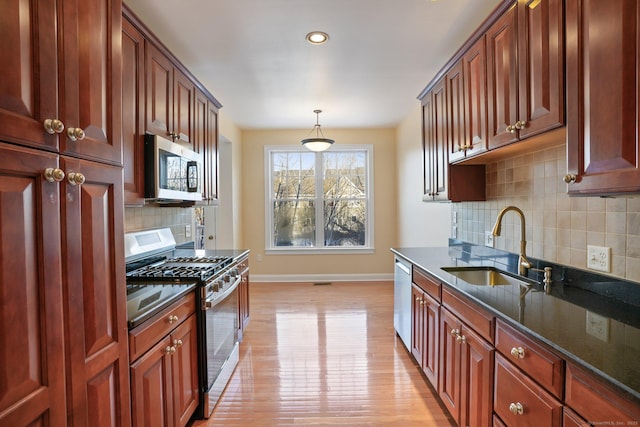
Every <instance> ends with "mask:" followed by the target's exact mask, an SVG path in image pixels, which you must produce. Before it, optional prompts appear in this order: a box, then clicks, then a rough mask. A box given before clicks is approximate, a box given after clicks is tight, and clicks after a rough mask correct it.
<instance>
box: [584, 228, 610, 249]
mask: <svg viewBox="0 0 640 427" xmlns="http://www.w3.org/2000/svg"><path fill="white" fill-rule="evenodd" d="M606 241H607V236H606V234H605V233H602V232H597V231H590V230H588V231H587V245H596V246H605V245H606Z"/></svg>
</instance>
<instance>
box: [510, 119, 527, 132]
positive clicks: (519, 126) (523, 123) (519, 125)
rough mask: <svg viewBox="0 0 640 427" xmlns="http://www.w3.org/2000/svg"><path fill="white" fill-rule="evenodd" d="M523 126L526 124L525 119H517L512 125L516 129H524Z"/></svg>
mask: <svg viewBox="0 0 640 427" xmlns="http://www.w3.org/2000/svg"><path fill="white" fill-rule="evenodd" d="M525 126H527V122H526V121H525V120H518V121H517V122H516V124H515V125H513V127H514V128H516V129H517V130H520V129H524V128H525Z"/></svg>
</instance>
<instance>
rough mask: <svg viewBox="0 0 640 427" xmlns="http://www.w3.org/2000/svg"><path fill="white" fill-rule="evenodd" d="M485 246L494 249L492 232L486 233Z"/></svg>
mask: <svg viewBox="0 0 640 427" xmlns="http://www.w3.org/2000/svg"><path fill="white" fill-rule="evenodd" d="M484 245H485V246H489V247H490V248H492V247H493V233H491V232H490V231H485V232H484Z"/></svg>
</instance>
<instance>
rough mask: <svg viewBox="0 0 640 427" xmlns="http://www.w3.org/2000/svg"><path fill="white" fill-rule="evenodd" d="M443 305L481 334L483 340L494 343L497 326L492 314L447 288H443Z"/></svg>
mask: <svg viewBox="0 0 640 427" xmlns="http://www.w3.org/2000/svg"><path fill="white" fill-rule="evenodd" d="M442 305H443V306H445V307H447V308H448V309H449V310H450V311H451V312H452V313H454V314H455V315H456V316H458V318H459V319H460V320H462V321H463V322H464V323H466V324H467V325H469V326H470V327H471V328H472V329H473V330H475V331H476V332H477V333H478V334H480V336H482V338H484V339H485V340H487V341H489V342H490V343H493V338H494V333H495V331H494V328H495V326H494V322H493V316H492V315H491V314H489V313H487V312H486V311H484V310H482V309H481V308H479V307H478V306H477V305H476V304H474V303H468V302H467V301H466V300H465V299H464V297H462V296H459V294H458V293H457V292H455V291H451V290H449V289H447V288H446V287H443V288H442Z"/></svg>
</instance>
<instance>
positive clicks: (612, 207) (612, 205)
mask: <svg viewBox="0 0 640 427" xmlns="http://www.w3.org/2000/svg"><path fill="white" fill-rule="evenodd" d="M605 200H606V205H607V212H626V210H627V199H625V198H624V197H619V198H608V199H605Z"/></svg>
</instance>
